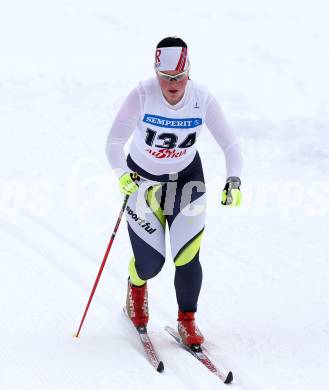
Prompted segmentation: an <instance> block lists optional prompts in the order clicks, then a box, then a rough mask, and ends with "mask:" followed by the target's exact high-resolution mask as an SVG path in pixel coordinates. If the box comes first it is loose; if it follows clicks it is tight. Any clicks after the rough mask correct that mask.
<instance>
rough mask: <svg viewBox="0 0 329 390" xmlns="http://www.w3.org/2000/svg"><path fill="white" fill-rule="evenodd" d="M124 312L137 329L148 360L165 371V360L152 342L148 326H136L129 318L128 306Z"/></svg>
mask: <svg viewBox="0 0 329 390" xmlns="http://www.w3.org/2000/svg"><path fill="white" fill-rule="evenodd" d="M123 312H124V314H125V316H126V318H127V319H128V320H129V322H130V323H131V324H132V326H133V327H134V328H135V329H136V330H137V333H138V335H139V339H140V341H141V343H142V345H143V348H144V352H145V356H146V358H147V360H148V361H149V362H150V363H151V364H152V366H153V367H154V368H155V369H156V370H157V371H158V372H163V370H164V365H163V362H162V361H161V360H160V359H159V357H158V355H157V353H156V350H155V348H154V346H153V344H152V342H151V339H150V337H149V335H148V334H147V328H146V326H139V327H135V326H134V324H133V323H132V321H131V320H130V319H129V317H128V314H127V311H126V308H125V307H124V308H123Z"/></svg>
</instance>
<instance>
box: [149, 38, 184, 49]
mask: <svg viewBox="0 0 329 390" xmlns="http://www.w3.org/2000/svg"><path fill="white" fill-rule="evenodd" d="M161 47H186V48H187V44H186V43H185V42H184V41H183V40H182V39H181V38H178V37H167V38H163V39H162V40H161V41H160V42H159V43H158V44H157V47H156V48H157V49H159V48H161Z"/></svg>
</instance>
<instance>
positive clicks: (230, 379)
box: [224, 371, 233, 384]
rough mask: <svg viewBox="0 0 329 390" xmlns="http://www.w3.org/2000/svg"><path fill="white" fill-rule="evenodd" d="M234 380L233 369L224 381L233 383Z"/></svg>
mask: <svg viewBox="0 0 329 390" xmlns="http://www.w3.org/2000/svg"><path fill="white" fill-rule="evenodd" d="M232 381H233V374H232V371H230V372H229V373H228V374H227V377H226V379H225V381H224V383H226V384H229V383H231V382H232Z"/></svg>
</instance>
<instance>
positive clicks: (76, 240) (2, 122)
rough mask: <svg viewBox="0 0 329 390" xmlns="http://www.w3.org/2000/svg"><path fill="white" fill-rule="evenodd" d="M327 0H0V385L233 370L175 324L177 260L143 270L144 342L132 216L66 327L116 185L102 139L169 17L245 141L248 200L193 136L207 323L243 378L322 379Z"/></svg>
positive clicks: (92, 268)
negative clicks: (132, 294)
mask: <svg viewBox="0 0 329 390" xmlns="http://www.w3.org/2000/svg"><path fill="white" fill-rule="evenodd" d="M328 11H329V7H328V2H327V1H326V0H323V1H321V0H315V1H313V2H312V3H310V2H307V1H305V0H302V1H276V2H273V3H271V4H268V3H266V2H262V1H256V0H252V1H249V2H245V1H242V0H236V1H216V2H215V1H209V0H204V1H202V2H197V1H186V0H182V1H180V2H171V1H169V2H166V3H154V2H151V1H146V0H142V1H139V2H119V3H114V2H109V1H104V0H94V1H93V2H90V1H84V0H80V1H75V0H71V1H70V0H58V1H56V2H51V1H39V0H29V1H18V0H12V1H10V2H6V3H4V2H3V3H2V4H1V5H0V56H1V60H0V145H1V153H0V161H1V163H0V229H1V235H0V245H1V246H0V248H1V261H0V289H1V290H0V310H1V314H0V346H1V347H0V388H1V389H5V390H11V389H24V390H25V389H33V390H38V389H40V390H41V389H42V390H45V389H47V390H48V389H51V390H52V389H61V390H63V389H70V390H72V389H79V390H81V389H88V390H90V389H97V390H98V389H99V390H100V389H117V388H119V387H120V388H121V389H131V388H134V389H143V390H145V389H155V388H158V389H167V388H169V387H172V388H175V389H179V390H180V389H201V388H202V389H204V388H205V389H212V388H224V387H225V386H224V385H221V384H220V383H218V381H217V379H216V377H214V376H212V375H210V374H209V373H208V372H207V370H205V369H204V368H203V367H202V366H201V365H200V364H199V363H197V362H195V361H193V359H192V358H190V357H189V356H188V355H186V353H185V352H184V351H182V350H180V349H179V348H178V347H177V346H176V345H175V344H174V342H173V341H172V340H171V339H170V337H169V336H168V335H167V334H166V333H165V332H164V330H163V326H164V325H166V324H171V325H173V326H175V320H176V315H177V308H176V301H175V295H174V288H173V275H174V267H173V265H172V260H171V257H170V251H169V253H168V260H167V263H166V265H165V267H164V269H163V272H162V273H161V274H159V275H158V277H157V278H155V279H154V280H151V281H150V282H149V286H150V310H151V319H150V326H149V331H150V334H151V336H152V337H153V339H154V343H155V345H156V346H157V347H158V348H159V352H160V355H161V358H162V359H163V360H164V363H165V369H166V371H165V373H164V374H163V375H159V374H158V373H156V372H154V370H153V368H152V367H150V366H149V365H148V363H147V362H146V361H145V359H144V357H143V354H142V352H141V348H140V345H139V342H138V340H137V339H136V338H134V334H133V329H131V327H130V326H129V324H127V321H126V320H125V319H124V317H123V316H122V314H121V310H122V306H123V303H124V300H125V292H126V278H127V271H126V269H127V262H128V259H129V257H130V255H131V249H130V245H129V242H128V236H127V233H126V230H125V226H124V224H123V225H122V226H121V229H120V231H119V234H118V235H117V238H116V241H115V244H114V246H113V248H112V251H111V255H110V258H109V260H108V264H107V266H106V268H105V271H104V274H103V276H102V279H101V282H100V285H99V287H98V290H97V293H96V296H95V298H94V301H93V304H92V306H91V309H90V312H89V314H88V317H87V319H86V322H85V325H84V328H83V330H82V333H81V338H80V339H75V338H73V337H72V336H73V334H74V332H75V331H76V330H77V327H78V324H79V321H80V319H81V315H82V313H83V310H84V307H85V304H86V301H87V298H88V296H89V292H90V289H91V286H92V283H93V281H94V279H95V276H96V273H97V271H98V268H99V265H100V263H101V259H102V256H103V254H104V251H105V249H106V246H107V243H108V239H109V236H110V234H111V231H112V229H113V227H114V224H115V221H116V218H117V215H118V211H119V209H120V206H121V203H122V197H121V195H120V193H118V190H117V182H116V178H115V176H114V175H113V174H112V172H111V171H110V169H109V166H108V163H107V161H106V158H105V155H104V144H105V139H106V136H107V133H108V130H109V127H110V124H111V121H112V120H113V118H114V115H115V113H116V112H117V110H118V108H119V106H120V104H121V103H122V101H123V99H124V97H125V96H126V94H127V93H128V92H129V90H130V89H131V88H132V87H133V86H135V85H136V83H137V82H138V81H139V80H141V79H144V78H148V77H150V76H152V74H153V73H152V59H153V50H154V47H155V45H156V43H157V42H158V41H159V40H160V39H162V38H163V37H164V36H168V35H173V34H176V35H178V36H181V37H182V38H183V39H185V40H186V41H187V42H188V44H189V46H190V53H191V61H192V78H193V79H195V80H197V81H198V82H200V83H203V84H206V85H207V86H208V87H209V89H210V90H211V91H212V92H213V93H214V94H215V95H216V96H217V98H218V99H219V101H220V102H221V104H222V106H223V109H224V112H225V114H226V116H227V118H228V119H229V121H230V122H231V124H232V126H233V127H234V128H235V130H236V132H237V134H238V137H239V139H240V141H241V146H242V149H243V154H244V163H245V165H244V171H243V176H242V180H243V186H242V191H243V196H244V199H243V206H242V207H241V209H239V210H226V209H225V208H223V207H221V206H220V205H219V198H220V191H221V188H222V187H223V184H224V181H225V167H224V161H223V156H222V153H221V151H220V150H219V148H218V146H217V145H216V144H215V143H214V142H213V140H212V138H211V136H210V135H209V133H208V132H207V130H206V129H205V130H204V132H203V134H202V137H201V139H200V141H199V149H200V153H201V155H202V157H203V162H204V169H205V175H206V179H207V184H208V202H209V208H208V217H207V229H206V232H205V237H204V241H203V245H202V249H201V259H202V263H203V270H204V284H203V290H202V293H201V296H200V303H199V310H198V317H197V318H198V324H199V326H200V328H201V329H202V331H203V333H204V334H205V335H206V338H207V342H206V344H205V345H206V347H207V348H208V349H209V351H210V353H211V356H212V357H213V358H214V359H215V360H217V361H218V362H223V364H224V365H226V366H227V367H229V368H230V369H232V370H233V372H234V374H235V384H234V385H232V386H233V388H235V389H239V388H243V389H250V390H251V389H252V390H282V389H289V390H294V389H296V390H297V389H298V390H311V389H312V390H313V389H316V390H319V389H323V390H325V389H327V388H328V384H327V379H328V374H327V372H328V358H329V356H328V355H329V340H328V329H329V326H328V325H329V314H328V313H329V310H328V303H329V302H328V300H329V299H328V252H329V244H328V227H329V223H328V221H329V218H328V217H329V184H328V174H329V136H328V130H329V129H328V127H329V126H328V118H329V104H328V103H329V99H328V68H329V59H328V56H329V55H328V50H327V46H328V43H327V37H328V33H329V31H328V30H329V28H328V26H327V15H328Z"/></svg>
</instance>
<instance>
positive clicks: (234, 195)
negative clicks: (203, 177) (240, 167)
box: [222, 176, 241, 207]
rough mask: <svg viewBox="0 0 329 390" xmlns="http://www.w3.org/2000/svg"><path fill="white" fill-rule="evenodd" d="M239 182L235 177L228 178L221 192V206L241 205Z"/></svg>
mask: <svg viewBox="0 0 329 390" xmlns="http://www.w3.org/2000/svg"><path fill="white" fill-rule="evenodd" d="M240 185H241V180H240V178H238V177H236V176H231V177H228V178H227V180H226V184H225V187H224V189H223V192H222V205H224V206H229V207H239V206H240V203H241V192H240Z"/></svg>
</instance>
